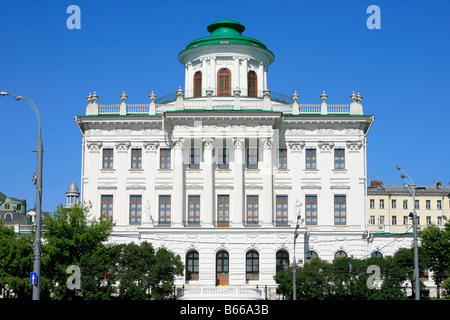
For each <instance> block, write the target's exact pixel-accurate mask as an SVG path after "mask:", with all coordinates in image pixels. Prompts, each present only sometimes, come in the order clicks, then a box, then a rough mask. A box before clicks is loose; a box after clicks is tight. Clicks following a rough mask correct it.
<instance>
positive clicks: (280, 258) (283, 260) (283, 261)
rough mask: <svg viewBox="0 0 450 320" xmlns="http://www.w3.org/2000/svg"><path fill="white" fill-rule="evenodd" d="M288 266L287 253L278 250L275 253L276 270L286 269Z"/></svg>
mask: <svg viewBox="0 0 450 320" xmlns="http://www.w3.org/2000/svg"><path fill="white" fill-rule="evenodd" d="M288 266H289V253H287V252H286V251H285V250H279V251H278V252H277V254H276V272H280V271H287V268H288Z"/></svg>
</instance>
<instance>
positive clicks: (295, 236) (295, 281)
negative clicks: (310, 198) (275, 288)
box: [292, 202, 302, 300]
mask: <svg viewBox="0 0 450 320" xmlns="http://www.w3.org/2000/svg"><path fill="white" fill-rule="evenodd" d="M297 203H298V202H297ZM301 205H302V204H299V203H298V204H297V205H296V207H297V225H296V226H295V231H294V262H293V266H294V268H293V275H292V283H293V284H292V300H297V279H296V276H297V272H296V269H297V259H296V258H295V244H296V242H297V238H298V228H299V227H300V224H299V223H300V217H301V215H300V207H301Z"/></svg>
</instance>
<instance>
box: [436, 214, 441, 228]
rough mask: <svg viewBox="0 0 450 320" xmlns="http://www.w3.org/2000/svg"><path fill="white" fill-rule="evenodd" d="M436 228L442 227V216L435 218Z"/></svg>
mask: <svg viewBox="0 0 450 320" xmlns="http://www.w3.org/2000/svg"><path fill="white" fill-rule="evenodd" d="M437 224H438V226H442V216H439V217H437Z"/></svg>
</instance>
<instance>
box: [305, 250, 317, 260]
mask: <svg viewBox="0 0 450 320" xmlns="http://www.w3.org/2000/svg"><path fill="white" fill-rule="evenodd" d="M317 258H319V256H318V255H317V253H316V252H315V251H308V252H307V253H306V262H311V261H313V260H314V259H317Z"/></svg>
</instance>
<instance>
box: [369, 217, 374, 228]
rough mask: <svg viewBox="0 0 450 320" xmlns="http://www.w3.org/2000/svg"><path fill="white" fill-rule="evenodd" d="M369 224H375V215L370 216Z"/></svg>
mask: <svg viewBox="0 0 450 320" xmlns="http://www.w3.org/2000/svg"><path fill="white" fill-rule="evenodd" d="M369 224H370V225H372V226H373V225H375V216H370V217H369Z"/></svg>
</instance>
